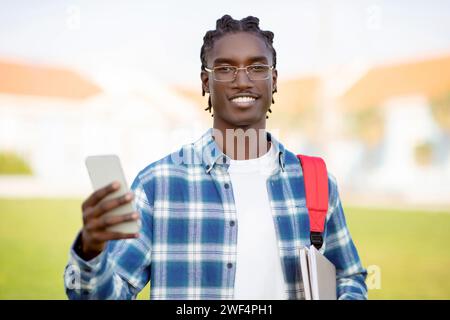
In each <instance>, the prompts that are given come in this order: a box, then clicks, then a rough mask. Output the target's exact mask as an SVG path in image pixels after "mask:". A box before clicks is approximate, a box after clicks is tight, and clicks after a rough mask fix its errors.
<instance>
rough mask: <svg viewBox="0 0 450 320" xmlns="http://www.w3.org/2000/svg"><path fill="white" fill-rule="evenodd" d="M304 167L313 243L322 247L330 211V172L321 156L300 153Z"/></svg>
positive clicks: (299, 157) (318, 247)
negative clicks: (326, 219) (327, 216)
mask: <svg viewBox="0 0 450 320" xmlns="http://www.w3.org/2000/svg"><path fill="white" fill-rule="evenodd" d="M297 158H298V159H299V160H300V163H301V165H302V168H303V180H304V183H305V195H306V207H307V208H308V215H309V224H310V239H311V244H312V245H314V246H315V247H316V248H317V249H320V248H321V247H322V244H323V235H322V234H323V231H324V228H325V218H326V215H327V211H328V174H327V167H326V165H325V161H323V159H322V158H319V157H310V156H305V155H301V154H298V155H297Z"/></svg>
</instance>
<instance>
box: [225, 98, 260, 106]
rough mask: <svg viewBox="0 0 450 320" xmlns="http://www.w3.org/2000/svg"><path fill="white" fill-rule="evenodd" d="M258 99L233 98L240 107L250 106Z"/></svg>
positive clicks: (232, 100)
mask: <svg viewBox="0 0 450 320" xmlns="http://www.w3.org/2000/svg"><path fill="white" fill-rule="evenodd" d="M255 101H256V99H255V98H253V97H237V98H233V99H231V102H233V103H234V104H235V105H237V106H238V107H249V106H252V105H253V104H254V103H255Z"/></svg>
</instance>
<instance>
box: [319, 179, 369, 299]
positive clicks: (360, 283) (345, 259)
mask: <svg viewBox="0 0 450 320" xmlns="http://www.w3.org/2000/svg"><path fill="white" fill-rule="evenodd" d="M329 190H330V191H329V195H330V197H329V208H328V213H327V219H326V225H325V230H324V231H325V233H324V244H323V247H322V248H321V251H322V253H323V254H324V255H325V256H326V257H327V258H328V259H329V260H330V261H331V262H332V263H333V264H334V265H335V267H336V281H337V283H336V290H337V298H338V299H339V300H363V299H367V286H366V283H365V279H366V277H367V271H366V269H364V268H363V266H362V263H361V260H360V258H359V255H358V251H357V249H356V247H355V244H354V243H353V240H352V237H351V236H350V232H349V230H348V227H347V223H346V220H345V216H344V210H343V208H342V204H341V201H340V198H339V192H338V187H337V183H336V180H335V178H334V177H333V176H332V175H330V174H329Z"/></svg>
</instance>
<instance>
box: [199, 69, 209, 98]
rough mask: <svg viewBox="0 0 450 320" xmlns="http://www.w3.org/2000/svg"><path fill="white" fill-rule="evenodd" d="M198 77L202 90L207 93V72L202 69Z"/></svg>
mask: <svg viewBox="0 0 450 320" xmlns="http://www.w3.org/2000/svg"><path fill="white" fill-rule="evenodd" d="M200 79H201V80H202V90H203V92H206V93H209V73H208V72H207V71H205V70H202V72H200Z"/></svg>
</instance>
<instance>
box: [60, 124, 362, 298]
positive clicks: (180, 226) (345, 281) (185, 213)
mask: <svg viewBox="0 0 450 320" xmlns="http://www.w3.org/2000/svg"><path fill="white" fill-rule="evenodd" d="M268 138H269V139H271V141H272V145H273V146H274V147H275V148H276V149H275V150H276V152H277V155H278V160H279V161H278V164H279V165H278V168H277V170H276V171H275V173H274V174H273V175H271V176H270V177H269V178H268V180H267V191H268V194H269V199H270V206H271V211H272V215H273V221H274V228H275V230H276V234H277V239H278V248H279V255H280V259H281V264H282V269H283V273H284V280H285V283H286V288H287V289H286V290H287V295H288V297H289V299H304V292H303V283H302V276H301V272H300V264H299V250H298V249H299V248H300V247H302V246H309V245H310V239H309V218H308V211H307V208H306V202H305V191H304V184H303V174H302V169H301V166H300V163H299V160H298V159H297V157H296V155H295V154H293V153H292V152H290V151H288V150H286V149H285V148H284V147H283V145H282V144H281V143H279V142H278V141H276V139H275V138H274V137H273V136H271V135H270V133H268ZM229 159H230V158H228V157H227V156H226V155H224V154H223V153H222V151H221V150H220V149H219V148H218V146H217V144H216V142H215V141H214V138H213V137H212V129H209V130H208V131H207V132H206V133H205V134H204V135H203V136H202V137H201V138H200V139H199V140H197V141H196V142H194V143H192V144H188V145H185V146H183V147H182V148H181V149H180V150H179V151H177V152H174V153H172V154H170V155H168V156H166V157H165V158H163V159H161V160H158V161H156V162H154V163H152V164H150V165H149V166H147V167H146V168H145V169H143V170H142V171H141V172H140V173H139V174H138V176H137V177H136V179H135V180H134V182H133V184H132V187H131V189H132V190H133V192H134V193H135V201H134V204H135V206H136V209H137V210H138V211H139V213H140V215H141V221H142V229H141V232H140V236H139V238H137V239H127V240H117V241H109V242H108V245H107V247H106V249H105V250H104V251H103V252H102V253H101V254H100V255H98V256H97V257H95V258H94V259H92V260H90V261H84V260H83V259H81V258H80V257H79V256H78V255H77V254H76V252H75V250H74V247H72V250H71V253H70V258H69V263H68V265H67V267H66V269H65V287H66V293H67V295H68V297H69V298H70V299H134V298H136V295H137V294H138V293H139V292H140V291H141V290H142V289H143V288H144V286H145V285H146V284H147V283H148V281H150V284H151V290H150V298H151V299H233V291H234V279H235V265H236V248H237V246H236V244H237V228H238V227H239V220H238V219H237V217H236V208H235V202H234V197H233V188H232V185H231V181H230V175H229V174H228V167H229ZM328 177H329V178H328V184H329V190H330V194H329V209H328V213H327V218H326V225H325V232H324V244H323V246H322V248H321V250H320V251H321V252H322V253H323V254H324V255H325V256H326V257H327V258H328V259H329V260H330V261H331V262H333V263H334V265H335V266H336V272H337V296H338V298H339V299H366V298H367V287H366V285H365V278H366V275H367V273H366V270H365V269H364V268H363V267H362V265H361V262H360V259H359V256H358V253H357V250H356V248H355V245H354V243H353V241H352V239H351V236H350V233H349V231H348V228H347V225H346V221H345V217H344V212H343V209H342V205H341V202H340V199H339V194H338V188H337V184H336V181H335V179H334V178H333V177H332V176H331V175H330V174H329V175H328ZM232 221H234V222H235V223H230V222H232ZM255 226H257V222H256V221H255ZM257 267H258V266H255V268H257Z"/></svg>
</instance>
